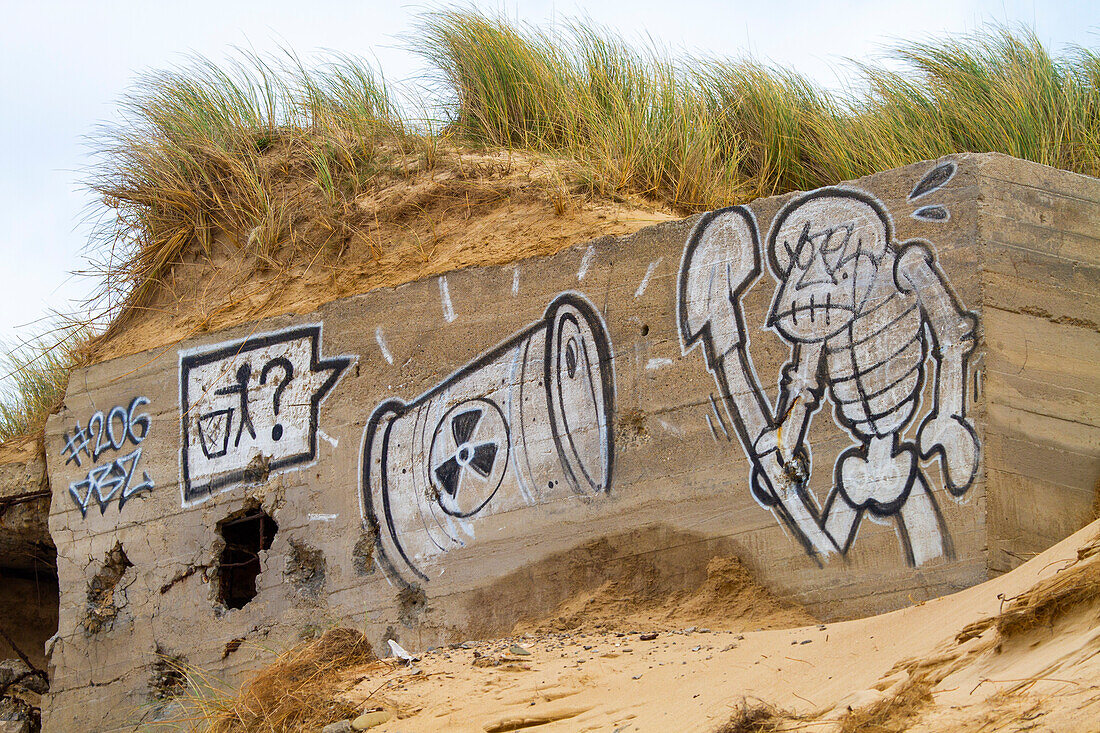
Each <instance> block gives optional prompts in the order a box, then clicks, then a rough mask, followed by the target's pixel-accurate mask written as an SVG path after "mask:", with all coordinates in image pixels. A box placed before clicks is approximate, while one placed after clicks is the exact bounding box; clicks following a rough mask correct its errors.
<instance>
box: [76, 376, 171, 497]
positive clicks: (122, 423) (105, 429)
mask: <svg viewBox="0 0 1100 733" xmlns="http://www.w3.org/2000/svg"><path fill="white" fill-rule="evenodd" d="M148 404H149V400H148V399H147V398H145V397H135V398H134V399H132V400H131V401H130V404H129V405H128V406H123V405H115V406H114V407H112V408H111V409H110V410H108V411H107V412H106V413H105V412H103V411H102V410H97V411H96V412H95V414H93V415H92V416H91V417H90V418H88V423H87V426H86V427H81V425H80V421H79V420H77V421H76V426H75V427H74V428H73V429H72V430H71V431H69V430H66V431H65V433H64V434H63V435H62V440H63V441H64V447H63V448H62V449H61V455H62V456H63V457H64V458H65V465H69V464H70V463H72V464H75V465H76V466H77V467H78V468H84V466H85V463H87V464H88V472H87V475H86V476H85V477H84V478H82V479H81V480H79V481H73V482H72V483H70V484H69V496H70V497H71V498H72V500H73V503H75V504H76V506H77V508H78V509H79V510H80V515H81V516H83V517H87V516H88V507H89V506H90V505H91V502H92V501H93V500H94V501H95V503H96V504H98V505H99V513H100V514H104V513H105V512H106V511H107V506H108V505H109V504H110V503H111V501H112V500H113V499H114V498H115V497H116V496H117V497H118V509H119V511H122V507H124V506H125V505H126V502H127V501H128V500H129V499H130V498H131V497H133V496H136V495H138V494H141V493H144V492H146V491H151V490H152V489H153V481H152V479H150V478H149V474H148V473H146V472H145V471H141V473H140V476H139V474H138V464H139V462H140V461H141V442H142V441H143V440H145V436H146V435H148V434H149V424H150V420H149V415H147V414H145V413H144V412H141V411H140V410H141V408H142V407H144V406H146V405H148ZM130 446H133V450H129V452H127V453H126V455H124V456H119V455H117V454H119V453H121V452H122V451H123V450H126V449H128V448H129V447H130ZM108 453H110V454H112V455H111V456H108V455H107V454H108ZM81 456H83V458H82V457H81ZM103 458H110V460H108V461H106V462H103V461H101V459H103Z"/></svg>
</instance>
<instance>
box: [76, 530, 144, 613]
mask: <svg viewBox="0 0 1100 733" xmlns="http://www.w3.org/2000/svg"><path fill="white" fill-rule="evenodd" d="M132 567H134V564H133V563H132V562H130V558H128V557H126V551H125V550H124V549H122V543H121V542H115V546H114V547H112V548H111V550H110V551H109V552H108V553H107V556H106V557H105V558H104V560H103V567H101V568H100V569H99V572H97V573H96V574H95V577H93V578H92V582H91V583H89V584H88V604H87V609H86V611H85V614H84V620H83V626H84V630H85V631H86V632H88V633H89V634H97V633H99V632H100V631H104V630H106V631H110V630H111V628H112V627H114V623H115V619H116V618H117V617H118V609H119V606H120V605H121V604H120V603H119V599H118V598H117V597H116V593H115V589H116V587H117V586H118V584H119V581H121V580H122V577H123V576H124V575H126V571H127V570H129V569H130V568H132ZM123 603H125V600H124V599H123Z"/></svg>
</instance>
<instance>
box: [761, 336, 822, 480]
mask: <svg viewBox="0 0 1100 733" xmlns="http://www.w3.org/2000/svg"><path fill="white" fill-rule="evenodd" d="M821 348H822V344H821V343H795V345H794V351H793V352H792V354H791V360H790V361H789V362H788V363H787V365H786V366H785V367H784V368H783V381H782V383H781V384H780V398H779V405H778V408H777V410H776V413H775V419H774V422H773V425H772V426H769V427H768V429H766V430H765V431H764V432H763V433H761V434H760V435H759V437H758V438H757V439H756V443H755V445H754V446H753V447H754V450H755V451H756V454H757V456H758V457H759V456H764V455H766V454H768V453H770V452H772V451H774V450H777V449H778V451H779V456H778V458H779V462H780V463H784V462H785V461H787V460H789V459H791V458H792V457H794V456H795V455H796V453H797V452H798V451H799V448H807V446H806V445H805V438H806V429H807V427H809V423H810V416H811V415H812V414H813V413H814V412H816V411H817V408H818V405H820V404H821V394H822V391H823V388H822V386H821V380H820V379H819V378H818V372H819V369H820V365H821ZM806 468H808V466H807V467H806Z"/></svg>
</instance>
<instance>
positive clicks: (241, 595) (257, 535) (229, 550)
mask: <svg viewBox="0 0 1100 733" xmlns="http://www.w3.org/2000/svg"><path fill="white" fill-rule="evenodd" d="M277 531H279V525H278V524H276V523H275V520H274V519H272V518H271V516H270V515H269V514H268V513H267V512H265V511H264V510H263V509H261V508H259V507H258V506H252V507H248V508H246V509H243V510H241V511H239V512H237V513H236V514H232V515H230V516H229V517H226V518H225V519H223V520H222V521H221V522H219V523H218V534H219V535H221V538H222V539H223V540H225V549H224V550H222V553H221V556H220V557H219V558H218V601H219V602H220V603H222V604H223V605H224V606H225V607H226V608H244V607H245V605H246V604H247V603H248V602H249V601H251V600H252V599H253V598H255V597H256V578H257V577H259V575H260V570H262V568H261V567H260V552H261V551H263V550H268V549H270V548H271V542H272V540H274V539H275V533H276V532H277Z"/></svg>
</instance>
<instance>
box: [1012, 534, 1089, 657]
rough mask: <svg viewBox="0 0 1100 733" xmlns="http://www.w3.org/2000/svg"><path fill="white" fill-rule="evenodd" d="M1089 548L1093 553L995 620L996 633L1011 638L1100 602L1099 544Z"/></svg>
mask: <svg viewBox="0 0 1100 733" xmlns="http://www.w3.org/2000/svg"><path fill="white" fill-rule="evenodd" d="M1089 548H1091V550H1092V552H1093V554H1085V555H1084V556H1083V557H1082V559H1081V560H1080V561H1078V562H1077V563H1075V564H1074V565H1071V566H1070V567H1068V568H1066V569H1065V570H1063V571H1061V572H1060V573H1058V574H1057V575H1055V576H1054V577H1052V578H1047V579H1046V580H1043V581H1040V582H1039V583H1036V584H1035V585H1034V586H1032V587H1031V588H1030V589H1028V591H1027V592H1026V593H1023V594H1022V595H1020V596H1017V597H1016V598H1014V599H1012V601H1011V603H1009V605H1008V608H1006V609H1005V610H1004V611H1002V612H1001V614H1000V615H999V616H998V617H997V619H996V623H997V632H998V633H999V634H1000V635H1001V636H1003V637H1008V636H1012V635H1014V634H1019V633H1022V632H1024V631H1027V630H1028V629H1032V628H1035V627H1036V626H1043V625H1049V624H1052V623H1053V622H1054V621H1055V619H1057V618H1058V617H1059V616H1061V615H1062V614H1063V613H1065V612H1066V611H1067V610H1069V609H1071V608H1073V607H1075V606H1079V605H1082V604H1085V603H1091V602H1094V601H1096V600H1097V599H1100V554H1097V553H1095V548H1096V543H1093V545H1090V546H1089Z"/></svg>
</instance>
